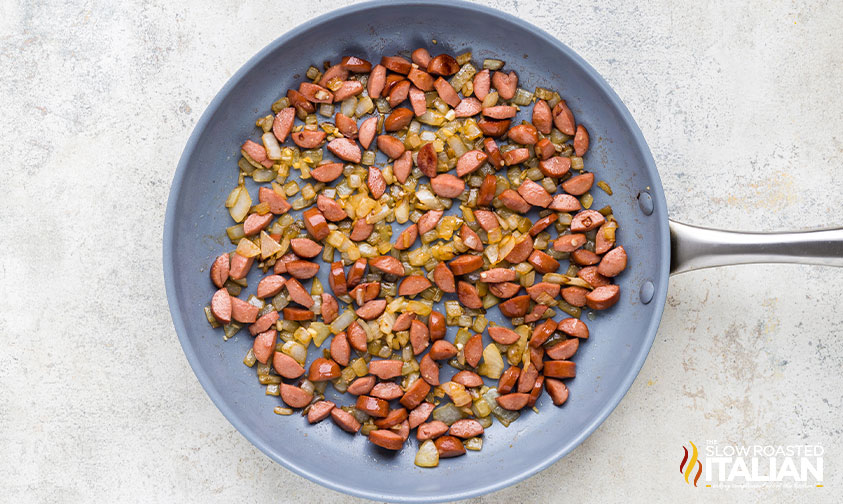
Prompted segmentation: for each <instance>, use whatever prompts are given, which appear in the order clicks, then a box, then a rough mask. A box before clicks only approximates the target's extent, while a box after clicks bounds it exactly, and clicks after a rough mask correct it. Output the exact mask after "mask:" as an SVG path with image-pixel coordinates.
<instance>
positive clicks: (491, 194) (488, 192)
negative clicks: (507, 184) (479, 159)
mask: <svg viewBox="0 0 843 504" xmlns="http://www.w3.org/2000/svg"><path fill="white" fill-rule="evenodd" d="M497 184H498V180H497V179H496V178H495V176H494V175H492V174H491V173H490V174H488V175H486V177H485V178H484V179H483V183H482V184H480V194H478V195H477V204H478V205H480V206H488V205H491V204H492V201H493V200H494V199H495V192H496V191H497Z"/></svg>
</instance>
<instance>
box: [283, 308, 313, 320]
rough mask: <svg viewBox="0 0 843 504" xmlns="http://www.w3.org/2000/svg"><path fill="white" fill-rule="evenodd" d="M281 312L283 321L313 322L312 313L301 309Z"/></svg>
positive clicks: (285, 309)
mask: <svg viewBox="0 0 843 504" xmlns="http://www.w3.org/2000/svg"><path fill="white" fill-rule="evenodd" d="M281 312H282V313H283V315H284V320H295V321H302V320H313V318H314V315H313V312H312V311H310V310H306V309H303V308H284V309H283V310H282V311H281Z"/></svg>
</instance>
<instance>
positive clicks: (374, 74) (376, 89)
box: [366, 65, 386, 99]
mask: <svg viewBox="0 0 843 504" xmlns="http://www.w3.org/2000/svg"><path fill="white" fill-rule="evenodd" d="M385 85H386V67H384V66H383V65H375V67H374V68H372V71H371V72H370V73H369V81H368V82H367V83H366V89H367V90H368V91H369V97H370V98H372V99H375V98H380V97H381V92H383V88H384V86H385Z"/></svg>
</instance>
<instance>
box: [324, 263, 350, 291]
mask: <svg viewBox="0 0 843 504" xmlns="http://www.w3.org/2000/svg"><path fill="white" fill-rule="evenodd" d="M328 284H329V285H330V287H331V290H332V291H334V294H335V295H337V296H344V295H346V294H348V286H347V285H346V283H345V270H343V267H342V261H335V262H333V263H331V269H330V271H329V272H328Z"/></svg>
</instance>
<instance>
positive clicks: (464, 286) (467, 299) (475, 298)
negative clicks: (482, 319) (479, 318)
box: [457, 282, 483, 310]
mask: <svg viewBox="0 0 843 504" xmlns="http://www.w3.org/2000/svg"><path fill="white" fill-rule="evenodd" d="M457 297H459V300H460V304H461V305H463V306H465V307H466V308H472V309H474V310H479V309H480V308H483V300H482V299H480V296H479V295H478V294H477V288H476V287H474V286H473V285H472V284H470V283H468V282H457Z"/></svg>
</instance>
